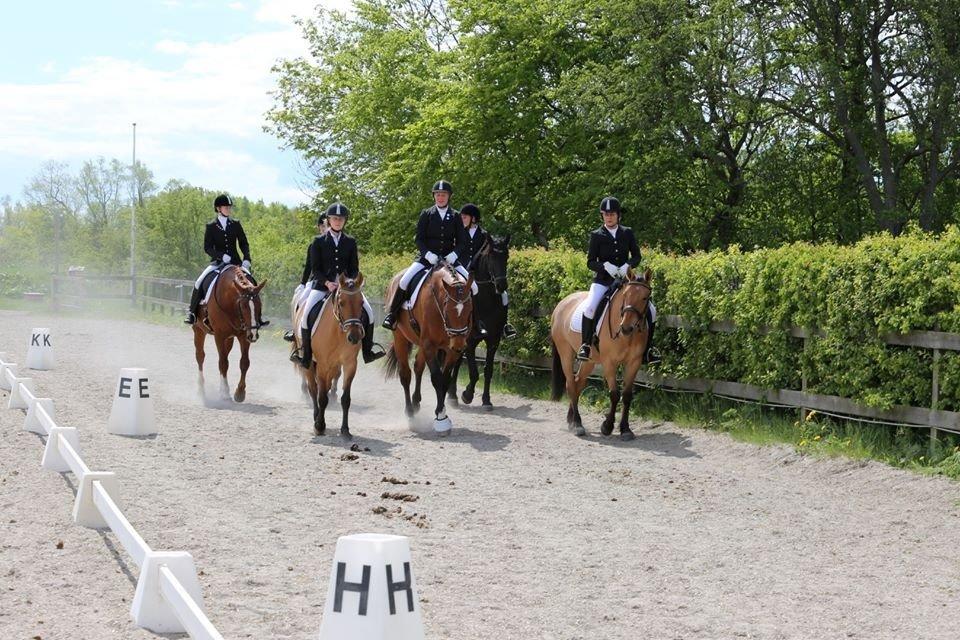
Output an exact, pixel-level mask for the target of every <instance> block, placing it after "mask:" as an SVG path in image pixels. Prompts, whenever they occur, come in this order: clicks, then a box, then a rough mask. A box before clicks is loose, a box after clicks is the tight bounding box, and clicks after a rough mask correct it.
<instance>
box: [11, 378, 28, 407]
mask: <svg viewBox="0 0 960 640" xmlns="http://www.w3.org/2000/svg"><path fill="white" fill-rule="evenodd" d="M24 390H26V392H27V394H29V395H30V396H31V397H32V396H33V378H16V377H14V378H13V379H12V380H10V400H9V401H8V402H7V409H27V408H28V407H27V400H26V398H24Z"/></svg>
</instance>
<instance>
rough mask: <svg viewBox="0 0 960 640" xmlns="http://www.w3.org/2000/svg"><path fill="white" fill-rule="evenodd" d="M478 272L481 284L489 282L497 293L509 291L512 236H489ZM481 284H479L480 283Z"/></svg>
mask: <svg viewBox="0 0 960 640" xmlns="http://www.w3.org/2000/svg"><path fill="white" fill-rule="evenodd" d="M478 255H479V259H478V260H477V271H478V273H479V276H480V281H481V282H484V283H486V282H489V283H491V284H492V285H493V288H494V290H495V291H496V293H501V292H503V291H506V290H507V261H508V259H509V258H510V234H509V233H508V234H507V235H506V236H503V237H501V236H489V237H488V238H487V241H486V243H484V245H483V248H482V249H481V250H480V253H479V254H478ZM478 284H479V283H478Z"/></svg>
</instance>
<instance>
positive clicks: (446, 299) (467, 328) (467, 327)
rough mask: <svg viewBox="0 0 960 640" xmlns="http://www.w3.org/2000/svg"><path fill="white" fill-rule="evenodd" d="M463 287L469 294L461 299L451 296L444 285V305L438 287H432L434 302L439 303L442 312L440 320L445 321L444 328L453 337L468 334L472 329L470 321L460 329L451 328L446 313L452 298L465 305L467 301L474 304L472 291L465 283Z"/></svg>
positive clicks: (439, 309)
mask: <svg viewBox="0 0 960 640" xmlns="http://www.w3.org/2000/svg"><path fill="white" fill-rule="evenodd" d="M462 288H463V289H465V290H466V291H467V295H466V296H465V297H464V298H463V299H462V300H461V299H460V298H455V297H453V296H451V295H450V294H449V293H448V292H447V289H446V287H443V296H444V298H443V304H442V305H441V304H440V299H439V298H438V297H437V290H436V288H433V289H432V293H433V302H434V303H435V304H436V305H437V311H438V312H439V313H440V320H441V321H442V322H443V330H444V331H446V332H447V335H448V336H450V337H451V338H452V337H454V336H462V335H466V334H467V332H468V331H470V328H471V326H470V323H469V322H468V323H467V324H466V325H465V326H464V327H461V328H460V329H451V328H450V322H449V321H448V319H447V313H446V311H445V309H446V307H447V304H448V303H449V302H450V301H451V300H453V301H454V302H456V303H457V304H459V305H463V306H466V305H467V303H470V304H472V300H471V298H470V291H469V290H468V289H467V288H466V286H465V285H464V286H463V287H462ZM471 310H472V309H471Z"/></svg>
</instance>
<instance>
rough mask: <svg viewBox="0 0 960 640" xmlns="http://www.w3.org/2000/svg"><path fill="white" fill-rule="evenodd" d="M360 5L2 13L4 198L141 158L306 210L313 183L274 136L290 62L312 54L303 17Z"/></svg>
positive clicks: (9, 8) (100, 4) (96, 0)
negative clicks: (57, 164)
mask: <svg viewBox="0 0 960 640" xmlns="http://www.w3.org/2000/svg"><path fill="white" fill-rule="evenodd" d="M317 4H320V5H322V6H325V7H328V8H336V9H347V8H348V7H349V4H350V0H237V1H233V2H229V1H217V2H214V1H203V0H127V1H125V2H121V1H116V0H85V1H73V0H65V1H62V2H49V1H46V2H45V1H40V0H35V1H33V2H15V3H14V2H8V3H7V2H5V3H4V6H3V9H2V12H0V13H2V19H0V198H2V197H4V196H9V197H11V198H12V199H13V200H18V199H21V198H22V193H23V187H24V185H25V184H26V183H27V181H28V180H29V179H30V177H31V176H32V175H34V174H35V173H36V172H37V170H38V169H39V167H40V165H41V164H42V163H43V162H44V161H45V160H57V161H61V162H66V163H68V164H69V165H70V166H71V168H72V169H74V170H76V169H77V168H78V167H79V165H80V163H82V162H83V161H84V160H87V159H91V158H96V157H97V156H104V157H106V158H112V157H117V158H120V159H121V160H122V161H123V162H125V163H128V162H129V161H130V152H131V123H132V122H136V123H137V159H138V160H140V161H142V162H143V163H144V164H146V165H147V166H148V167H149V168H150V169H151V170H152V171H153V172H154V174H155V176H156V178H157V181H158V182H159V183H160V184H161V185H162V184H164V183H165V182H166V181H167V180H169V179H172V178H178V179H181V180H186V181H187V182H189V183H191V184H194V185H197V186H203V187H207V188H209V189H216V190H225V191H228V192H230V193H232V194H235V195H244V196H247V197H250V198H254V199H263V200H267V201H274V200H275V201H280V202H284V203H287V204H297V203H298V202H302V201H306V200H307V199H308V198H309V195H310V188H311V179H310V177H309V176H308V175H307V174H306V173H305V172H304V170H303V169H302V166H301V162H300V158H299V157H298V155H297V154H296V153H295V152H292V151H282V150H280V149H278V147H279V141H277V140H276V139H274V138H272V137H271V136H269V135H267V134H265V133H263V131H262V129H261V127H262V125H263V122H264V118H263V113H264V112H265V111H266V110H267V109H268V108H269V107H270V106H271V101H270V97H269V96H268V95H267V91H269V90H270V89H271V88H272V86H273V84H274V80H273V78H272V76H271V74H270V67H271V65H272V64H273V63H274V62H275V61H276V60H277V59H279V58H289V57H295V56H297V55H302V54H304V53H305V45H304V43H303V40H302V39H301V38H300V34H299V31H298V30H297V28H296V27H295V26H294V24H293V20H292V16H294V15H298V16H305V15H313V12H314V11H313V7H314V6H315V5H317Z"/></svg>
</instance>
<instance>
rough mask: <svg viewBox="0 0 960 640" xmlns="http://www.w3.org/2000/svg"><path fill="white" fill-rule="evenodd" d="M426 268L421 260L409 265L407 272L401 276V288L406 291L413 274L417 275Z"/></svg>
mask: <svg viewBox="0 0 960 640" xmlns="http://www.w3.org/2000/svg"><path fill="white" fill-rule="evenodd" d="M424 269H426V267H425V266H423V265H422V264H420V263H419V262H414V263H413V264H412V265H410V266H409V267H407V270H406V272H405V273H404V274H403V275H402V276H400V288H401V289H403V290H404V291H407V287H409V286H410V281H411V280H413V276H415V275H417V274H418V273H420V272H421V271H423V270H424ZM408 293H409V292H408Z"/></svg>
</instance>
